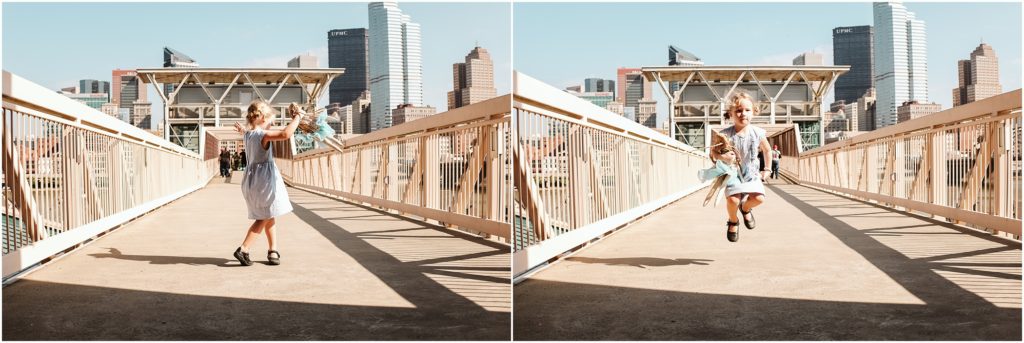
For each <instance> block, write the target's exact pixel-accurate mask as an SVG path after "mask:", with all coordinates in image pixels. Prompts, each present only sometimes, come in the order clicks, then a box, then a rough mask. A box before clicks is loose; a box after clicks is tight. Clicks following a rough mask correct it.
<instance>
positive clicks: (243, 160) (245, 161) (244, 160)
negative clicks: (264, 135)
mask: <svg viewBox="0 0 1024 343" xmlns="http://www.w3.org/2000/svg"><path fill="white" fill-rule="evenodd" d="M238 156H239V159H240V160H242V161H241V164H242V165H241V167H240V168H239V169H241V170H245V165H246V164H247V163H249V161H248V160H246V159H245V150H242V152H240V153H238Z"/></svg>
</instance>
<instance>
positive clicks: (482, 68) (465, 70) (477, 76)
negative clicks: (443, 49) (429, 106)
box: [448, 46, 498, 110]
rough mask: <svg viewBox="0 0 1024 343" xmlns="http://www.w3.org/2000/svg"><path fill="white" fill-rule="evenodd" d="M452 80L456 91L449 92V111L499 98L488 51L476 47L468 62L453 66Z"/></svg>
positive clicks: (469, 55)
mask: <svg viewBox="0 0 1024 343" xmlns="http://www.w3.org/2000/svg"><path fill="white" fill-rule="evenodd" d="M452 78H453V80H452V85H454V89H453V90H452V91H451V92H448V110H452V109H455V108H459V107H462V106H467V105H469V104H472V103H477V102H481V101H484V100H487V99H490V98H493V97H495V96H497V93H498V90H497V89H495V88H494V63H493V62H491V55H490V54H489V53H487V49H484V48H481V47H479V46H478V47H475V48H473V50H470V51H469V54H467V55H466V62H464V63H455V64H452Z"/></svg>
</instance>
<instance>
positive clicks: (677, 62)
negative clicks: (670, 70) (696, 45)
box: [668, 45, 704, 94]
mask: <svg viewBox="0 0 1024 343" xmlns="http://www.w3.org/2000/svg"><path fill="white" fill-rule="evenodd" d="M668 65H670V66H702V65H704V61H701V60H700V58H699V57H697V55H694V54H692V53H690V52H689V51H686V50H683V49H680V48H677V47H676V46H674V45H669V46H668ZM668 88H669V91H670V92H672V94H675V93H676V92H677V91H679V82H678V81H672V82H669V83H668Z"/></svg>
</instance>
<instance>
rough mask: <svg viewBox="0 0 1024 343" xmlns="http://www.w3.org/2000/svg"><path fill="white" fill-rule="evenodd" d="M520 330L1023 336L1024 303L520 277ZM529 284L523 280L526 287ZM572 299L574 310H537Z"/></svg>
mask: <svg viewBox="0 0 1024 343" xmlns="http://www.w3.org/2000/svg"><path fill="white" fill-rule="evenodd" d="M521 285H522V286H525V285H529V286H530V287H532V288H536V289H543V290H544V292H533V293H531V294H530V295H531V297H529V298H525V297H520V296H519V295H518V292H517V296H516V311H515V312H514V313H513V316H515V320H514V321H513V322H514V323H515V338H516V340H517V341H519V340H524V341H534V340H557V339H572V340H669V341H672V340H680V341H684V340H702V341H706V340H712V341H716V340H755V341H760V340H885V341H888V340H1013V341H1016V340H1019V339H1020V336H1021V327H1020V320H1021V311H1020V309H1017V308H995V307H989V308H987V309H984V310H982V311H977V310H974V309H955V308H950V307H947V306H941V305H910V304H878V303H857V302H834V301H815V300H799V299H784V298H766V297H752V296H738V295H722V294H707V293H692V292H673V291H663V290H653V289H640V288H624V287H613V286H599V285H589V284H580V283H566V282H556V281H547V280H527V281H525V282H523V283H522V284H521ZM522 286H517V288H518V287H522ZM565 302H572V305H571V306H559V308H563V309H564V308H571V309H572V313H573V315H567V314H566V313H565V312H558V311H536V312H532V311H531V309H534V308H538V307H537V306H545V304H547V306H549V307H550V306H551V304H552V303H565Z"/></svg>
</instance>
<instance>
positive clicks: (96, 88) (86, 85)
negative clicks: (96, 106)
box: [78, 79, 110, 101]
mask: <svg viewBox="0 0 1024 343" xmlns="http://www.w3.org/2000/svg"><path fill="white" fill-rule="evenodd" d="M78 92H79V93H85V94H88V93H106V94H108V97H109V94H110V82H107V81H98V80H90V79H85V80H78ZM107 101H110V99H107Z"/></svg>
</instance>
